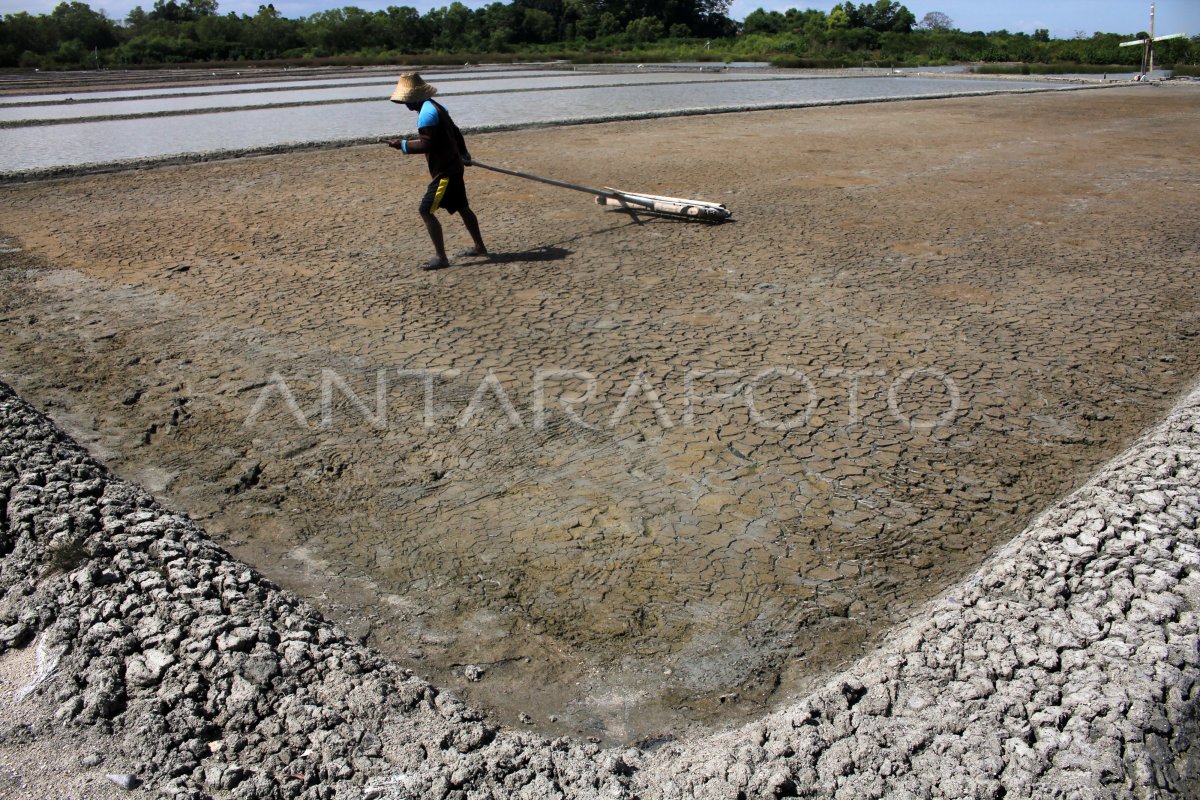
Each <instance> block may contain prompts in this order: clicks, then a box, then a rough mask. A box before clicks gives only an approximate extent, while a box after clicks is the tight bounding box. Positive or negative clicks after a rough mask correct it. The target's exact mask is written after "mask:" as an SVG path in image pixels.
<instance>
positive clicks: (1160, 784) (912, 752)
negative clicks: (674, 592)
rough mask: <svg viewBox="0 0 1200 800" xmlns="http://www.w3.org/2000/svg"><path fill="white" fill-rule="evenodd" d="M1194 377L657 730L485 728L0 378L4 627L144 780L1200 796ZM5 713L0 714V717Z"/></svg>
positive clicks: (510, 789)
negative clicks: (867, 636)
mask: <svg viewBox="0 0 1200 800" xmlns="http://www.w3.org/2000/svg"><path fill="white" fill-rule="evenodd" d="M1198 518H1200V390H1198V391H1193V392H1192V393H1191V394H1190V395H1189V396H1187V397H1186V398H1185V399H1184V400H1183V401H1182V402H1181V403H1180V404H1179V405H1178V406H1177V407H1176V408H1175V409H1174V410H1173V411H1172V412H1171V414H1170V415H1169V416H1168V417H1167V418H1166V419H1165V420H1164V421H1163V422H1162V423H1160V424H1159V425H1158V426H1156V427H1155V428H1154V429H1153V430H1151V431H1150V432H1149V433H1147V434H1146V435H1145V436H1143V437H1142V438H1141V439H1140V440H1139V441H1138V442H1137V443H1136V444H1135V445H1134V446H1133V447H1132V448H1131V449H1130V450H1129V451H1127V452H1126V453H1125V454H1124V455H1122V456H1121V457H1119V458H1117V459H1116V460H1114V461H1113V462H1112V463H1110V464H1109V465H1108V466H1107V467H1106V468H1105V469H1104V470H1102V471H1101V473H1100V474H1099V475H1097V476H1096V477H1095V478H1094V479H1093V480H1092V481H1090V482H1089V483H1088V484H1087V485H1086V486H1084V487H1083V488H1081V489H1080V490H1078V491H1077V492H1075V493H1073V494H1072V495H1070V496H1069V497H1067V498H1065V499H1064V500H1062V501H1061V502H1060V503H1058V504H1056V505H1055V506H1054V507H1053V508H1051V509H1050V510H1049V511H1047V512H1045V513H1044V514H1043V515H1041V516H1040V517H1039V518H1038V519H1036V520H1035V521H1034V523H1033V524H1032V525H1031V526H1030V527H1029V528H1028V529H1027V530H1025V531H1024V532H1023V533H1021V534H1020V535H1019V536H1017V537H1016V538H1015V539H1014V540H1013V541H1012V542H1011V543H1010V544H1009V545H1008V546H1007V547H1005V548H1004V549H1003V551H1002V552H1000V553H998V554H996V555H995V556H994V557H993V558H991V559H990V560H989V561H988V562H987V563H986V564H985V565H984V566H983V567H982V568H981V569H980V570H979V571H978V572H977V573H976V574H975V575H974V576H972V577H971V578H970V579H969V580H968V581H966V582H965V583H963V584H962V585H960V586H958V587H955V588H954V589H953V590H951V591H949V592H947V593H945V594H943V595H942V596H941V597H940V598H938V599H937V600H936V601H934V602H933V603H931V604H930V605H929V606H928V607H927V609H926V610H925V612H924V613H922V615H920V616H919V617H917V618H916V619H914V620H913V621H911V622H910V623H908V624H907V625H905V626H902V627H901V628H900V629H898V630H897V631H895V632H894V633H893V634H892V635H891V636H890V637H889V638H888V639H887V641H886V642H885V643H884V644H883V646H882V647H881V648H880V649H879V650H877V651H876V652H875V653H874V654H872V655H870V656H868V657H866V658H864V659H863V660H862V661H860V662H859V663H857V664H856V665H854V666H853V667H852V668H850V669H849V670H847V671H846V672H844V673H842V674H840V675H838V676H836V677H835V678H833V679H831V680H830V681H829V682H828V683H827V684H826V685H825V686H824V688H822V689H821V690H819V691H817V692H815V693H814V694H812V695H811V696H809V697H807V698H805V699H803V700H801V701H800V702H798V703H796V704H794V705H791V706H789V707H787V708H785V709H783V710H781V711H778V712H776V713H773V714H770V715H768V716H766V717H764V718H763V719H762V720H760V721H759V722H756V723H754V724H751V725H747V726H744V727H741V728H738V729H736V730H730V731H728V732H724V733H720V734H717V735H711V736H706V737H702V738H698V739H694V740H689V741H683V742H675V743H671V744H668V745H665V746H662V747H659V748H657V749H655V750H653V751H642V750H636V749H633V750H624V751H603V750H601V749H600V748H599V747H597V746H595V745H589V744H586V743H579V742H575V741H572V740H567V739H555V740H547V739H543V738H539V737H536V736H531V735H528V734H523V733H519V732H514V731H509V730H505V729H502V728H497V727H495V726H493V725H490V724H488V723H487V722H486V720H485V719H483V717H482V715H481V714H479V713H477V712H475V711H473V710H471V709H469V708H466V707H464V705H463V704H462V703H461V702H459V701H458V700H456V699H455V698H453V697H452V696H451V695H450V694H448V693H446V692H442V691H439V690H438V689H436V688H435V687H432V686H430V685H429V684H428V683H426V682H424V681H422V680H420V679H419V678H416V677H414V676H412V675H411V673H409V672H408V671H406V670H403V669H401V668H399V667H397V666H395V665H393V664H389V663H388V662H387V661H386V660H385V659H383V658H382V657H381V656H379V655H378V654H376V653H375V652H373V651H372V650H370V649H369V648H366V647H363V646H361V645H358V644H356V643H354V642H353V641H352V640H351V639H350V638H348V637H347V636H346V635H345V634H344V633H342V632H341V631H340V630H339V629H338V628H336V627H335V626H333V625H331V624H330V623H328V622H326V621H325V620H324V619H322V618H321V616H320V615H319V614H318V613H317V612H315V611H314V610H313V609H311V608H310V607H308V606H307V605H306V604H305V603H304V602H302V601H300V600H299V599H298V598H296V597H295V596H294V595H292V594H290V593H288V592H286V591H283V590H280V589H279V588H277V587H275V586H274V585H272V584H271V583H270V582H268V581H267V580H266V579H264V578H263V577H262V576H260V575H259V574H258V573H256V572H255V571H254V570H253V569H251V568H249V567H247V566H245V565H244V564H240V563H238V562H236V561H235V560H234V559H233V558H232V557H230V556H229V555H228V554H227V553H225V552H224V551H222V550H221V549H220V548H218V547H217V546H216V545H214V544H213V543H212V542H210V541H209V539H208V538H207V537H206V536H205V534H204V532H203V531H202V530H201V529H200V528H199V527H198V526H197V525H196V524H195V523H193V522H191V521H190V520H188V519H187V518H186V517H184V516H181V515H179V514H175V513H172V512H170V511H168V510H166V509H164V508H162V507H161V506H160V505H158V504H157V503H156V502H155V501H154V500H153V499H152V498H151V497H150V496H149V495H148V494H146V493H145V492H144V491H142V490H141V489H139V488H137V487H135V486H132V485H130V484H128V483H126V482H124V481H121V480H119V479H117V478H115V477H113V476H111V475H109V474H108V473H107V472H106V471H105V470H104V469H103V467H101V466H100V465H98V464H97V463H96V462H95V461H94V460H93V459H92V458H91V457H90V456H89V455H88V454H87V453H86V452H85V451H84V450H83V449H82V448H81V447H80V446H78V445H77V444H75V443H74V442H73V441H71V440H70V439H69V438H67V437H66V436H65V435H64V434H62V433H61V432H59V431H58V430H57V429H56V428H55V427H54V425H53V424H52V423H51V422H50V421H49V420H48V419H46V418H45V417H44V416H43V415H41V414H40V413H38V412H37V411H35V410H34V409H32V408H30V407H29V406H28V405H26V404H25V403H24V402H23V401H21V400H20V399H19V398H18V397H16V395H15V394H13V392H12V391H11V389H9V388H8V387H7V386H4V385H3V384H0V592H2V593H3V595H2V598H0V651H3V650H5V649H8V648H13V647H21V646H32V645H31V643H32V642H33V641H35V640H36V642H37V646H38V647H40V648H42V653H41V655H42V663H43V665H50V664H53V665H54V667H53V669H52V670H49V671H48V674H42V675H39V678H40V682H39V683H38V684H37V686H36V688H35V689H34V690H33V691H32V692H30V693H29V694H28V696H27V697H26V698H25V699H24V701H23V702H27V703H36V704H39V705H40V706H42V707H44V708H45V714H44V720H45V721H44V722H43V723H41V728H42V729H41V730H34V731H32V732H29V731H23V732H20V733H19V735H20V736H23V737H26V738H28V737H30V736H35V737H36V736H40V735H48V734H52V733H54V732H55V731H56V730H57V731H59V732H60V733H62V732H63V731H64V729H65V730H66V731H69V730H70V729H72V728H75V727H78V726H98V727H99V728H100V729H102V730H104V731H108V732H111V736H112V743H113V752H114V753H119V754H120V755H121V756H122V757H123V758H124V759H126V760H127V762H128V763H130V764H135V765H138V769H139V775H138V777H139V778H141V779H142V780H144V781H145V782H146V784H147V785H148V786H149V787H150V788H152V789H156V790H158V791H160V792H161V793H162V794H163V795H164V796H167V797H176V798H201V797H206V796H210V795H211V796H217V797H234V798H298V797H303V798H332V797H337V798H360V797H365V798H376V797H378V798H510V797H511V798H567V797H569V798H773V797H837V798H874V797H883V796H887V797H903V798H908V797H912V798H941V797H945V798H956V799H958V798H1000V797H1004V798H1017V797H1037V798H1044V797H1064V798H1066V797H1072V798H1074V797H1081V798H1105V797H1114V798H1115V797H1131V796H1132V797H1184V796H1192V797H1195V796H1197V794H1196V792H1197V788H1198V787H1200V771H1198V769H1197V761H1196V758H1195V756H1193V754H1192V752H1191V745H1192V741H1193V739H1195V738H1196V736H1197V732H1198V730H1200V726H1198V724H1197V716H1198V715H1197V686H1198V685H1200V684H1198V682H1197V681H1198V678H1200V638H1198V635H1197V619H1198V617H1197V611H1196V603H1197V599H1198V598H1200V586H1198V568H1200V548H1198V544H1200V543H1198V542H1197V538H1198V533H1197V521H1198ZM17 736H18V732H16V731H13V730H10V729H9V725H8V724H6V723H4V722H2V721H0V741H3V740H5V739H6V740H8V741H10V742H11V741H13V739H14V737H17Z"/></svg>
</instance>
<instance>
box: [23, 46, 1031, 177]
mask: <svg viewBox="0 0 1200 800" xmlns="http://www.w3.org/2000/svg"><path fill="white" fill-rule="evenodd" d="M431 79H432V80H434V81H436V82H438V83H440V84H441V86H442V90H441V94H440V96H441V97H445V98H447V99H452V100H453V102H452V103H450V106H451V111H452V113H453V114H454V117H455V119H456V121H457V122H458V123H459V125H461V126H463V127H464V128H478V127H504V126H519V125H523V124H533V123H553V122H577V121H587V120H600V119H612V118H615V117H625V116H631V115H632V116H637V115H654V114H659V113H679V112H684V111H689V110H702V109H712V110H720V109H736V108H756V107H763V108H765V107H780V106H789V105H805V104H821V103H831V102H845V101H855V100H865V99H869V98H880V99H894V98H902V97H927V96H930V95H949V94H964V95H965V94H972V93H978V92H987V91H1012V90H1017V89H1022V88H1044V87H1045V86H1046V84H1044V83H1036V82H1016V81H975V80H973V81H963V80H940V79H931V78H912V77H863V78H832V77H826V78H813V77H807V76H803V75H796V74H794V73H790V74H789V73H779V72H768V71H761V72H753V71H750V70H749V69H745V70H740V71H729V72H723V73H712V72H695V73H683V72H679V71H671V72H666V71H664V72H655V71H653V70H625V71H621V72H616V73H610V74H599V73H596V72H582V71H581V72H570V73H568V72H563V71H544V72H540V73H530V72H521V73H520V74H513V75H512V77H509V76H507V75H505V74H503V73H502V72H498V71H494V72H490V73H484V74H480V73H472V74H437V75H431ZM391 82H392V77H386V78H382V79H380V80H379V81H378V85H367V86H362V85H355V86H349V87H347V86H333V85H323V86H319V87H307V88H297V89H295V90H291V91H276V90H274V89H277V88H278V86H277V85H275V86H272V87H271V88H272V89H273V90H272V91H263V92H243V91H237V92H230V93H223V94H220V95H215V96H208V95H205V96H201V97H193V98H188V97H171V98H163V97H157V98H156V97H153V96H147V95H146V94H143V95H140V96H133V97H131V98H129V99H124V100H121V99H115V98H114V99H113V100H112V101H111V102H95V103H93V102H89V103H82V104H66V103H64V104H58V105H49V106H28V107H20V106H11V105H10V106H9V107H7V108H0V121H3V122H6V123H7V124H9V125H10V127H5V128H4V129H2V130H0V172H15V171H21V170H30V169H40V168H56V167H69V166H73V165H78V164H95V163H110V162H119V161H133V160H139V159H155V158H164V157H170V156H176V155H183V154H200V153H214V152H220V151H239V150H251V149H256V148H267V147H277V146H284V145H289V144H305V143H316V142H334V141H363V140H368V139H370V138H371V137H385V136H389V135H396V134H398V133H401V132H405V131H411V130H412V126H413V124H414V122H415V118H414V117H413V116H412V115H411V114H409V113H407V112H406V111H405V110H404V109H401V108H399V107H397V106H396V105H394V104H391V103H388V102H387V101H386V98H387V96H388V94H389V91H388V86H389V84H390V83H391ZM209 91H210V92H211V88H210V89H209ZM159 93H161V91H160V92H159ZM17 99H19V97H17V98H14V97H12V96H10V97H9V102H10V103H11V102H15V101H16V100H17ZM297 103H308V104H312V103H321V104H322V105H292V104H297ZM330 104H332V105H330ZM263 105H269V106H278V107H277V108H275V107H272V108H261V107H257V106H263ZM239 106H256V108H253V109H247V110H239V109H238V107H239ZM210 108H218V109H220V110H218V111H213V112H209V113H195V114H187V115H186V116H161V117H160V116H147V117H144V118H135V119H106V120H97V121H80V122H78V123H70V122H61V121H60V122H58V123H56V124H53V125H44V124H35V123H37V122H39V121H41V120H63V119H70V118H72V117H77V116H78V117H101V116H105V115H122V116H124V115H129V114H150V115H153V114H162V113H168V112H169V113H171V114H180V113H183V112H188V111H196V110H199V109H210ZM22 120H24V121H26V122H28V123H29V124H27V125H26V124H23V123H22V122H21V121H22Z"/></svg>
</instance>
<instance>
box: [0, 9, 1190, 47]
mask: <svg viewBox="0 0 1200 800" xmlns="http://www.w3.org/2000/svg"><path fill="white" fill-rule="evenodd" d="M60 2H62V0H0V14H5V15H7V14H14V13H18V12H21V11H26V12H28V13H31V14H48V13H50V12H51V11H53V10H54V8H55V7H56V6H57V5H59V3H60ZM85 2H87V0H85ZM490 2H494V0H470V1H469V2H465V3H464V5H466V6H468V7H469V8H473V9H474V8H480V7H482V6H485V5H488V4H489V3H490ZM903 4H904V5H905V6H907V7H908V9H909V10H910V11H912V12H913V14H914V15H915V16H916V18H917V20H918V22H919V21H920V20H921V19H922V18H923V17H924V16H925V14H927V13H929V12H933V11H940V12H942V13H944V14H946V15H947V16H948V17H950V19H951V20H953V23H954V27H955V28H957V29H959V30H962V31H985V32H990V31H999V30H1007V31H1010V32H1013V33H1033V32H1034V31H1035V30H1037V29H1039V28H1044V29H1047V30H1049V31H1050V35H1051V36H1052V37H1053V38H1055V39H1071V38H1075V37H1076V36H1077V35H1078V34H1080V33H1082V34H1083V36H1085V37H1089V36H1091V35H1092V34H1093V33H1095V32H1097V31H1099V32H1103V33H1116V34H1134V33H1138V32H1141V31H1146V30H1148V29H1149V25H1150V4H1149V2H1147V0H1055V1H1054V2H1049V3H1047V2H1045V0H1011V2H1009V3H1006V4H1005V5H1004V6H1003V7H1002V8H996V7H994V6H991V4H983V3H979V2H977V1H976V0H929V2H920V3H903ZM88 5H89V6H90V7H91V8H93V9H95V10H98V11H103V12H104V13H105V14H106V15H107V16H108V17H109V18H110V19H114V20H118V21H121V20H124V19H125V17H126V16H127V15H128V14H129V12H130V10H132V9H133V8H134V6H139V5H140V6H141V7H142V8H143V9H145V10H147V11H148V10H150V9H151V8H152V7H153V5H154V3H153V1H152V0H146V1H145V2H139V0H98V1H96V2H88ZM260 5H266V3H263V2H260V0H219V4H218V13H220V14H228V13H230V12H235V13H238V14H249V15H253V14H254V13H255V12H256V11H257V10H258V8H259V6H260ZM274 5H275V8H276V10H277V11H279V13H280V14H281V15H283V16H284V17H288V18H293V19H294V18H296V17H307V16H310V15H312V14H315V13H318V12H320V11H326V10H329V9H334V8H344V7H346V6H351V5H353V6H357V7H358V8H362V9H364V10H366V11H376V10H380V9H384V8H387V7H388V6H402V5H408V6H412V7H414V8H416V9H417V11H419V12H420V13H422V14H424V13H425V12H427V11H429V10H430V9H433V8H442V7H445V6H448V5H450V2H438V1H437V0H410V1H409V2H404V1H403V0H366V2H354V1H353V0H351V1H350V2H346V3H329V2H322V1H321V0H279V2H275V3H274ZM834 5H836V3H835V2H832V0H831V1H830V2H826V3H823V4H816V3H811V2H810V3H790V2H787V0H733V4H732V6H731V7H730V9H729V16H730V17H731V18H732V19H735V20H738V21H741V20H744V19H745V17H746V15H747V14H749V13H751V12H752V11H755V10H756V9H758V8H762V9H764V10H766V11H780V12H783V11H786V10H787V9H789V8H798V9H801V10H807V9H815V10H819V11H824V12H828V11H829V10H830V9H832V8H833V6H834ZM1157 6H1158V9H1157V21H1156V25H1155V32H1156V33H1157V34H1158V35H1167V34H1173V33H1184V34H1187V35H1188V36H1195V35H1197V34H1200V3H1197V2H1195V0H1159V1H1158V3H1157ZM1080 20H1087V22H1086V23H1081V22H1080Z"/></svg>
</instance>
